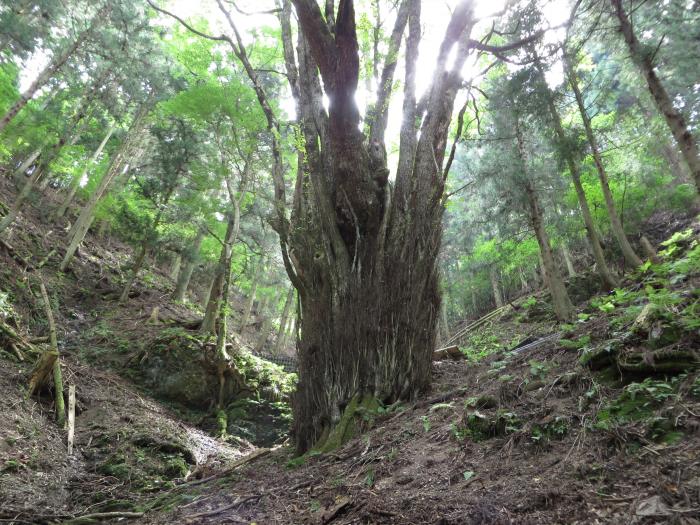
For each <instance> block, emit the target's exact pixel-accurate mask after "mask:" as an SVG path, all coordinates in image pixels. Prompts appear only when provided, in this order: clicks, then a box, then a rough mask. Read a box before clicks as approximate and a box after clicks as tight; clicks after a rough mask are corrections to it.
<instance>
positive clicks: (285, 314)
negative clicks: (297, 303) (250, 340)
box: [272, 287, 294, 355]
mask: <svg viewBox="0 0 700 525" xmlns="http://www.w3.org/2000/svg"><path fill="white" fill-rule="evenodd" d="M293 302H294V287H291V288H290V289H289V291H288V292H287V298H286V299H285V300H284V308H283V309H282V317H281V318H280V326H279V329H278V330H277V338H276V339H275V346H274V348H273V350H272V353H273V354H275V355H277V354H279V353H280V350H282V343H283V341H284V333H285V329H286V328H287V321H288V320H289V312H290V310H291V307H292V303H293Z"/></svg>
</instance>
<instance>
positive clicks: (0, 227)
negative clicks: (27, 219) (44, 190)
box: [0, 166, 43, 234]
mask: <svg viewBox="0 0 700 525" xmlns="http://www.w3.org/2000/svg"><path fill="white" fill-rule="evenodd" d="M42 173H43V170H42V169H41V168H40V167H38V166H37V168H36V169H35V170H34V172H33V173H32V175H31V177H29V178H28V179H27V180H26V181H25V183H24V186H23V187H22V190H21V191H20V192H19V194H18V195H17V197H16V198H15V200H14V202H13V203H12V207H11V208H10V209H9V210H8V212H7V215H5V216H4V217H3V218H2V220H0V234H2V233H3V232H4V231H5V230H6V229H7V228H8V226H10V224H12V223H13V222H15V219H16V218H17V216H18V215H19V212H20V210H21V209H22V205H23V204H24V202H25V201H26V200H27V197H29V195H30V193H31V192H32V188H33V187H34V185H35V184H36V182H37V181H38V180H39V178H40V177H41V175H42Z"/></svg>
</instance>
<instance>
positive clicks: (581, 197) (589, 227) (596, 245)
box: [536, 61, 618, 289]
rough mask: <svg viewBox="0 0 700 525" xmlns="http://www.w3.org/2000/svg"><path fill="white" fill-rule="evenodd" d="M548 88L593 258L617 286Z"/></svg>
mask: <svg viewBox="0 0 700 525" xmlns="http://www.w3.org/2000/svg"><path fill="white" fill-rule="evenodd" d="M536 66H537V67H538V70H539V73H540V79H541V81H542V82H543V84H544V86H546V82H545V79H544V74H543V72H542V69H541V66H540V62H539V61H537V62H536ZM546 89H547V92H546V94H545V95H546V98H547V106H548V108H549V114H550V116H551V118H552V123H553V124H554V131H555V132H556V134H557V139H558V140H559V142H560V144H559V147H560V151H561V153H562V155H563V156H564V158H565V159H566V163H567V165H568V167H569V173H570V174H571V179H572V182H573V184H574V189H575V190H576V198H577V199H578V204H579V208H580V209H581V217H582V218H583V224H584V226H585V228H586V236H587V237H588V242H589V244H590V246H591V250H592V252H593V258H594V260H595V263H596V269H597V271H598V275H599V276H600V279H601V281H602V282H603V284H604V285H605V286H606V287H607V288H608V289H612V288H615V287H616V286H617V284H618V283H617V279H615V277H614V276H613V274H612V272H611V271H610V268H609V267H608V263H607V262H606V261H605V254H604V253H603V248H602V246H601V245H600V237H599V235H598V230H597V229H596V227H595V223H594V222H593V216H592V215H591V209H590V207H589V206H588V198H587V197H586V192H585V190H584V189H583V185H582V184H581V170H580V167H579V163H578V161H577V160H576V159H575V158H574V155H573V153H572V151H571V149H570V148H569V147H567V138H566V133H565V132H564V126H562V123H561V116H560V115H559V111H557V107H556V105H555V104H554V100H553V98H552V94H551V91H549V88H548V87H546Z"/></svg>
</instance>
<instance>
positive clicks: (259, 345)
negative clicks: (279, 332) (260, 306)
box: [254, 294, 279, 353]
mask: <svg viewBox="0 0 700 525" xmlns="http://www.w3.org/2000/svg"><path fill="white" fill-rule="evenodd" d="M278 301H279V296H278V295H277V294H275V296H274V298H273V299H272V301H271V302H270V303H269V304H271V305H272V306H273V307H274V306H276V305H277V303H278ZM260 315H264V316H265V317H264V318H263V323H262V327H261V328H260V334H258V339H257V341H256V342H255V347H254V348H255V352H256V353H260V352H262V351H263V350H264V349H265V345H266V344H267V340H268V339H269V338H270V328H272V315H270V314H266V313H265V312H264V310H261V311H260Z"/></svg>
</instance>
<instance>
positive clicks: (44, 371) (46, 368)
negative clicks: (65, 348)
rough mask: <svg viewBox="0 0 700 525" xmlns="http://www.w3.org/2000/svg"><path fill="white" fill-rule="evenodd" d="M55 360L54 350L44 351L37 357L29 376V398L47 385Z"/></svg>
mask: <svg viewBox="0 0 700 525" xmlns="http://www.w3.org/2000/svg"><path fill="white" fill-rule="evenodd" d="M57 360H58V352H56V351H55V350H46V351H45V352H44V353H43V354H41V355H40V356H39V359H38V360H37V362H36V364H35V365H34V368H33V370H32V373H31V375H30V376H29V392H28V395H29V396H32V395H34V394H35V393H36V392H38V391H39V390H40V389H41V388H42V387H43V386H45V385H46V384H47V383H48V381H49V378H50V377H52V376H53V367H54V365H55V364H56V361H57Z"/></svg>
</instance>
